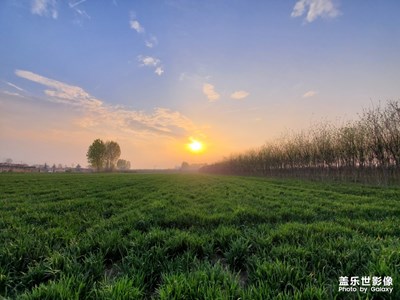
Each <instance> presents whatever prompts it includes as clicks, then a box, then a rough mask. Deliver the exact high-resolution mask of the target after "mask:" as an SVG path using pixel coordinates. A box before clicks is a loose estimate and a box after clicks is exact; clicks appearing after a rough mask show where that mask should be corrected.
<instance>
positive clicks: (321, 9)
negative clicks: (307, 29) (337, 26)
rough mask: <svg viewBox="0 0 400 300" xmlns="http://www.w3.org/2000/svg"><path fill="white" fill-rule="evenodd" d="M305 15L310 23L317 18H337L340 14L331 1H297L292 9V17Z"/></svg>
mask: <svg viewBox="0 0 400 300" xmlns="http://www.w3.org/2000/svg"><path fill="white" fill-rule="evenodd" d="M304 14H306V20H307V22H309V23H311V22H312V21H314V20H315V19H316V18H318V17H328V18H334V17H337V16H338V15H339V14H340V12H339V10H338V8H337V7H336V5H335V4H334V2H333V0H299V1H297V2H296V4H295V6H294V7H293V11H292V14H291V16H292V17H301V16H302V15H304Z"/></svg>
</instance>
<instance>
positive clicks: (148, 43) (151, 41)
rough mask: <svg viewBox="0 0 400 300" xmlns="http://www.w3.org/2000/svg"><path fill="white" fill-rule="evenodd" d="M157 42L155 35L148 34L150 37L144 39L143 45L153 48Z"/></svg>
mask: <svg viewBox="0 0 400 300" xmlns="http://www.w3.org/2000/svg"><path fill="white" fill-rule="evenodd" d="M157 44H158V40H157V38H156V37H155V36H153V35H152V36H150V38H148V39H147V40H146V41H145V45H146V47H147V48H153V47H154V46H156V45H157Z"/></svg>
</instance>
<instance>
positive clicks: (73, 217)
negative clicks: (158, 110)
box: [0, 174, 400, 299]
mask: <svg viewBox="0 0 400 300" xmlns="http://www.w3.org/2000/svg"><path fill="white" fill-rule="evenodd" d="M399 237H400V188H399V187H379V186H366V185H360V184H347V183H346V184H343V183H334V182H331V183H321V182H311V181H300V180H287V179H285V180H283V179H282V180H278V179H266V178H255V177H254V178H253V177H234V176H232V177H230V176H211V175H199V174H0V299H3V298H5V299H400V241H399ZM356 276H358V278H359V279H361V277H370V278H371V279H372V278H373V277H379V278H381V279H383V278H385V277H386V278H387V277H391V279H392V282H391V284H390V282H387V281H386V285H384V284H383V283H382V284H381V285H380V286H379V287H387V288H391V289H392V291H391V292H388V291H386V292H384V291H372V287H371V286H370V287H369V288H368V291H367V292H366V293H364V292H360V291H359V290H357V291H356V292H343V291H339V287H340V285H339V282H340V277H348V282H349V287H352V285H351V284H350V283H351V282H350V279H351V277H356ZM360 281H361V280H360ZM371 282H372V280H371ZM358 285H359V284H358ZM2 297H3V298H2Z"/></svg>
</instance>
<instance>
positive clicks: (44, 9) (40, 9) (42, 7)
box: [31, 0, 58, 19]
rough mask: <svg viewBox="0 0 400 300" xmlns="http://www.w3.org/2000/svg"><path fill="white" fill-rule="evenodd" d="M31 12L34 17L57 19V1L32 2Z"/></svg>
mask: <svg viewBox="0 0 400 300" xmlns="http://www.w3.org/2000/svg"><path fill="white" fill-rule="evenodd" d="M31 12H32V14H34V15H39V16H44V17H52V18H53V19H57V18H58V11H57V1H56V0H32V1H31Z"/></svg>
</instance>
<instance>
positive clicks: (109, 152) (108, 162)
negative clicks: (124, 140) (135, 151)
mask: <svg viewBox="0 0 400 300" xmlns="http://www.w3.org/2000/svg"><path fill="white" fill-rule="evenodd" d="M120 156H121V148H120V146H119V145H118V143H117V142H114V141H107V142H103V141H102V140H101V139H96V140H94V142H93V143H92V144H91V145H90V146H89V149H88V151H87V154H86V157H87V159H88V162H89V164H90V166H91V167H92V168H94V169H95V170H97V171H98V172H99V171H114V170H115V169H119V170H129V169H130V168H131V163H130V162H129V161H127V160H125V159H119V157H120Z"/></svg>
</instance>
